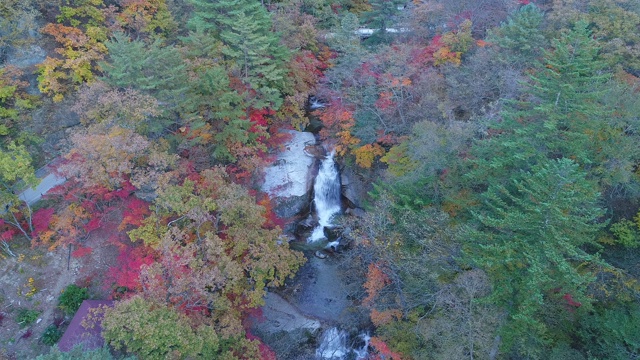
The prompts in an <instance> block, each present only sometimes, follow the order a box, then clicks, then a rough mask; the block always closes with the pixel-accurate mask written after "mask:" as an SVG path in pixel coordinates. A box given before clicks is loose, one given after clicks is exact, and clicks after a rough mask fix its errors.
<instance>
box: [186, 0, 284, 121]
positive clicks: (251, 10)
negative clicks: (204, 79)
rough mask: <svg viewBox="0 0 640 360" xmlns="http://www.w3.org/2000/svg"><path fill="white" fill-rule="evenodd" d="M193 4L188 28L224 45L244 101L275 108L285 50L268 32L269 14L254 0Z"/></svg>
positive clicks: (196, 0)
mask: <svg viewBox="0 0 640 360" xmlns="http://www.w3.org/2000/svg"><path fill="white" fill-rule="evenodd" d="M191 2H192V4H193V6H194V12H193V16H192V18H191V19H190V20H189V27H190V28H192V29H194V30H199V31H203V32H205V33H212V34H213V35H214V36H215V37H216V38H217V39H219V40H220V41H221V42H222V43H223V44H224V45H225V47H224V48H223V49H222V51H223V54H224V55H225V57H226V58H227V59H229V60H231V61H232V62H231V64H232V65H233V68H232V70H231V73H232V74H233V76H235V77H237V78H239V79H241V81H242V82H243V84H244V85H245V86H246V87H245V89H242V90H243V91H242V92H243V93H245V94H246V95H249V96H246V95H245V97H246V100H248V101H247V102H249V99H250V104H251V106H252V107H254V108H263V107H270V108H274V109H278V108H279V107H280V106H281V105H282V97H281V94H280V93H279V92H280V91H282V90H283V88H284V84H285V76H286V70H285V63H286V62H287V60H288V58H289V52H288V50H287V49H286V48H284V47H283V46H282V45H280V44H279V36H278V35H277V34H274V33H273V32H271V27H272V21H271V17H270V15H269V13H268V12H267V11H266V10H265V8H264V7H263V6H262V5H261V4H260V3H257V2H254V1H248V0H227V1H211V0H191Z"/></svg>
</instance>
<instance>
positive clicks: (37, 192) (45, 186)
mask: <svg viewBox="0 0 640 360" xmlns="http://www.w3.org/2000/svg"><path fill="white" fill-rule="evenodd" d="M66 180H67V179H65V178H63V177H59V176H57V175H55V174H53V173H50V174H47V175H46V176H45V177H43V178H42V180H40V183H39V184H38V186H36V187H35V189H34V188H29V189H27V190H25V191H23V192H22V193H21V194H20V195H19V196H18V197H19V198H20V200H22V201H25V202H26V203H27V204H29V206H31V205H33V204H35V203H36V202H38V200H40V199H41V198H42V196H43V195H44V194H46V193H47V192H48V191H49V190H51V189H53V188H54V187H55V186H57V185H60V184H62V183H64V182H65V181H66Z"/></svg>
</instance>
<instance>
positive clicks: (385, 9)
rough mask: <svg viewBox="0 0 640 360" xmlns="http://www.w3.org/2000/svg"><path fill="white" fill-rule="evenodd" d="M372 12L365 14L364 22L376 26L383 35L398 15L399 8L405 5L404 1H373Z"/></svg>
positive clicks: (371, 2)
mask: <svg viewBox="0 0 640 360" xmlns="http://www.w3.org/2000/svg"><path fill="white" fill-rule="evenodd" d="M370 4H371V11H368V12H365V13H364V14H363V20H364V21H366V22H367V23H369V24H371V26H375V27H376V28H377V29H379V30H380V32H381V33H383V34H384V33H385V32H386V31H387V29H388V28H389V25H390V24H391V21H392V20H393V18H394V16H395V15H396V14H398V12H399V10H398V7H399V6H402V5H404V4H405V2H404V1H402V0H371V1H370Z"/></svg>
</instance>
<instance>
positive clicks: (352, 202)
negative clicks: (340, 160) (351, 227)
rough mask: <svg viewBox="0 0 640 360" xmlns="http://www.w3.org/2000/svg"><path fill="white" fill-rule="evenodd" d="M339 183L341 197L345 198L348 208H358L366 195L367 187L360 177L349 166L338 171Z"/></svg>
mask: <svg viewBox="0 0 640 360" xmlns="http://www.w3.org/2000/svg"><path fill="white" fill-rule="evenodd" d="M340 183H341V184H342V197H343V198H344V199H346V200H347V206H348V207H349V208H352V209H353V208H359V207H361V206H362V200H363V199H365V198H366V197H367V188H366V185H365V183H364V182H363V181H362V180H361V179H360V177H359V176H358V175H357V174H356V173H355V172H354V171H353V170H351V169H350V168H349V167H346V166H345V167H344V168H343V169H341V171H340Z"/></svg>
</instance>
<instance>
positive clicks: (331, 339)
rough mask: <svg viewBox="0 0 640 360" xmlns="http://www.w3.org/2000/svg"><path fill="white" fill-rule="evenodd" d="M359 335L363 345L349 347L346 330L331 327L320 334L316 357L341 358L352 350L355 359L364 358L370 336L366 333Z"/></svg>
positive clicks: (338, 359)
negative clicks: (353, 347) (354, 347)
mask: <svg viewBox="0 0 640 360" xmlns="http://www.w3.org/2000/svg"><path fill="white" fill-rule="evenodd" d="M359 337H360V338H361V339H362V340H363V341H364V345H362V347H361V348H358V349H350V348H349V347H347V332H346V331H344V330H338V328H336V327H333V328H331V329H329V330H327V331H325V332H324V334H322V339H321V342H320V346H319V347H318V349H316V358H317V359H323V360H343V359H345V357H346V356H347V355H349V353H351V352H353V353H354V354H355V359H356V360H362V359H366V358H367V357H368V356H369V351H368V349H369V340H370V339H371V337H370V336H369V335H368V334H360V336H359ZM352 358H353V357H352Z"/></svg>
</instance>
